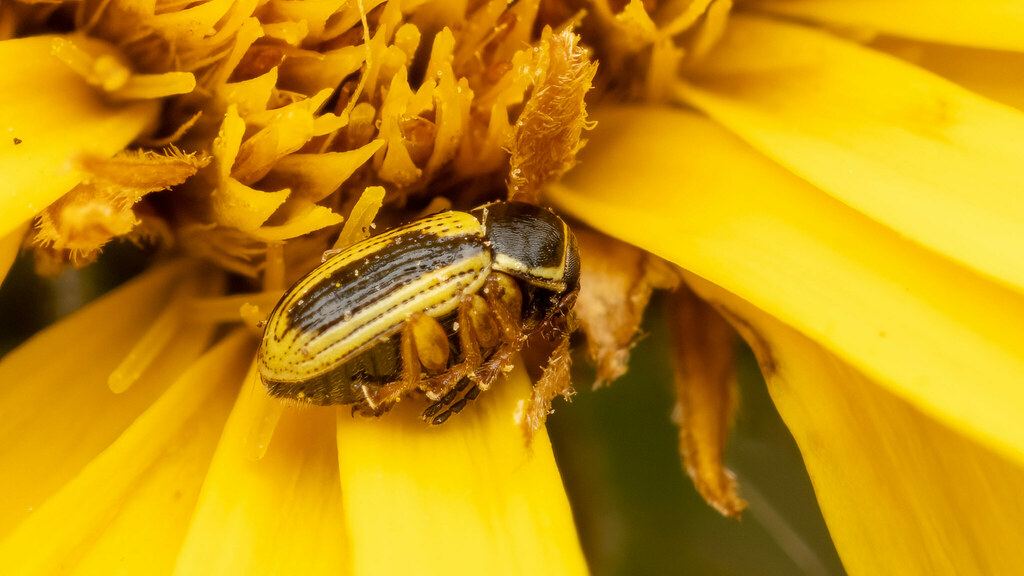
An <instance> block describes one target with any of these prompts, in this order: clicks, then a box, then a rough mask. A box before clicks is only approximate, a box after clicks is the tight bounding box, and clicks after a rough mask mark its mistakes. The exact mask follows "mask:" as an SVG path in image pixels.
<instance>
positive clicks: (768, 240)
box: [551, 108, 1024, 462]
mask: <svg viewBox="0 0 1024 576" xmlns="http://www.w3.org/2000/svg"><path fill="white" fill-rule="evenodd" d="M595 116H596V117H597V119H598V121H599V122H600V123H601V126H602V131H601V132H600V134H601V136H600V138H592V139H591V142H590V144H589V145H588V146H587V148H586V149H585V151H584V153H583V158H582V161H583V162H586V163H587V166H588V169H587V170H580V171H575V172H572V173H570V175H569V176H568V177H567V179H566V180H565V183H564V185H561V186H557V187H555V188H554V189H553V192H554V193H553V194H552V195H551V198H552V199H553V200H554V201H555V202H556V204H558V205H559V206H561V207H562V208H563V209H564V210H565V211H566V212H568V213H570V214H573V215H574V216H577V217H579V218H581V219H583V220H584V221H586V222H587V223H589V224H591V225H593V226H595V227H597V228H599V229H602V230H603V231H605V232H606V233H608V234H611V235H614V236H617V237H618V238H621V239H623V240H626V241H628V242H630V243H632V244H634V245H637V246H640V247H643V248H646V249H647V250H649V251H651V252H653V253H655V254H657V255H659V256H661V257H663V258H665V259H667V260H670V261H672V262H674V263H676V264H678V265H680V266H682V267H683V268H685V269H688V270H690V271H692V272H694V273H695V274H698V275H700V276H702V277H704V278H707V279H708V280H711V281H713V282H715V283H716V284H719V285H721V286H723V287H724V288H726V289H728V290H730V291H732V292H734V293H735V294H737V295H738V296H740V297H741V298H743V299H745V300H747V301H749V302H751V303H753V304H754V305H756V306H758V307H759V308H761V309H763V310H765V311H767V312H770V313H771V314H772V315H774V316H776V317H777V318H779V319H780V320H782V321H784V322H786V323H787V324H789V325H791V326H793V327H795V328H796V329H797V330H799V331H801V332H802V333H804V334H805V335H806V336H808V337H810V338H812V339H813V340H815V341H817V342H819V343H820V344H821V345H822V346H824V347H825V348H826V349H828V350H829V351H831V352H832V353H834V354H836V355H838V356H839V357H841V358H843V359H844V360H845V361H847V362H849V363H850V364H851V365H853V366H855V367H856V368H857V369H858V370H861V371H862V372H864V373H865V374H866V375H868V376H869V377H871V378H872V379H875V380H877V381H878V382H879V383H880V385H882V386H885V387H886V388H887V389H889V390H891V391H892V392H893V393H894V394H896V395H897V396H900V397H903V398H905V399H906V400H908V401H909V402H911V403H912V404H914V405H915V406H918V407H919V408H920V409H921V410H922V411H924V412H925V413H927V414H930V415H931V416H933V417H934V418H936V419H938V420H939V421H941V422H944V423H946V425H948V426H950V427H951V428H953V429H956V430H958V431H960V432H962V433H964V434H966V435H968V436H970V437H973V438H975V439H977V440H979V441H980V442H982V443H983V444H985V445H987V446H991V447H993V448H995V449H997V450H999V451H1001V452H1003V453H1004V454H1005V455H1007V456H1008V457H1010V458H1012V459H1014V460H1016V461H1021V462H1024V428H1022V427H1021V426H1020V414H1021V412H1022V411H1024V388H1022V387H1021V386H1020V382H1022V381H1024V339H1021V338H1020V326H1021V325H1022V324H1024V296H1021V294H1020V293H1018V292H1016V291H1014V290H1010V289H1008V288H1006V287H1005V286H1003V285H1000V284H998V283H995V282H992V281H990V280H989V279H986V278H985V277H982V276H980V275H978V274H976V273H974V272H973V271H972V270H970V269H968V268H965V267H962V266H959V265H957V264H955V263H953V262H951V261H950V260H948V259H946V258H943V257H941V256H938V255H936V254H935V253H933V252H931V251H930V250H927V249H924V248H922V247H921V246H920V245H918V244H915V243H913V242H908V241H907V239H906V238H905V237H903V236H901V235H900V234H897V233H895V232H893V231H892V230H890V229H888V228H886V227H884V226H881V225H880V224H878V223H877V222H875V221H873V220H871V219H869V218H866V217H865V216H864V215H862V214H860V213H859V212H856V211H854V210H852V209H850V208H849V207H848V206H846V205H844V204H842V203H840V202H838V201H836V200H835V199H834V198H832V197H830V196H829V195H827V194H825V193H823V192H822V191H820V190H818V189H816V188H814V187H813V186H811V185H809V184H808V183H807V182H806V181H803V180H801V179H799V178H797V177H796V176H794V175H792V174H790V173H788V172H786V171H785V170H784V169H782V168H781V167H779V166H778V165H777V164H774V163H773V162H771V161H770V160H768V159H766V158H764V157H763V156H760V155H759V154H758V153H757V152H756V151H755V150H753V149H752V148H750V147H748V146H747V145H745V144H744V143H743V142H741V141H740V140H738V139H737V138H735V137H733V136H731V135H729V134H728V133H726V132H725V131H724V130H723V129H722V128H720V127H718V126H716V125H715V124H713V123H712V122H710V121H708V120H706V119H703V118H701V117H699V116H696V115H694V114H690V113H687V112H683V111H676V110H669V109H645V108H619V109H616V110H615V111H614V112H610V113H608V114H604V115H596V114H595ZM595 136H596V133H595ZM867 185H871V182H870V181H868V182H867ZM928 209H929V208H927V207H926V208H924V210H928ZM1016 246H1017V247H1016V248H1014V246H1009V245H1008V246H1006V247H1005V248H1004V249H1005V250H1007V252H1008V253H1010V254H1015V255H1016V256H1015V257H1016V258H1017V259H1018V260H1020V259H1021V256H1020V248H1019V247H1020V245H1019V244H1018V245H1016ZM965 383H970V384H969V385H965Z"/></svg>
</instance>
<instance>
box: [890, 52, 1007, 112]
mask: <svg viewBox="0 0 1024 576" xmlns="http://www.w3.org/2000/svg"><path fill="white" fill-rule="evenodd" d="M871 47H872V48H876V49H878V50H884V51H885V52H888V53H889V54H893V55H894V56H898V57H900V58H903V59H904V60H907V61H909V62H913V63H914V64H916V65H918V66H920V67H922V68H925V69H927V70H930V71H932V72H934V73H936V74H938V75H940V76H942V77H944V78H946V79H948V80H952V81H953V82H956V83H957V84H959V85H961V86H963V87H965V88H967V89H968V90H971V91H973V92H975V93H977V94H981V95H982V96H985V97H986V98H991V99H993V100H995V101H997V102H1002V103H1003V104H1007V105H1009V106H1013V107H1014V108H1016V109H1017V110H1022V111H1024V90H1022V89H1021V85H1020V82H1018V81H1017V80H1016V79H1017V78H1020V77H1022V76H1024V54H1022V53H1020V52H1003V51H1000V50H985V49H982V48H965V47H963V46H945V45H943V44H932V43H929V42H917V41H912V40H904V39H902V38H892V37H884V38H879V39H878V40H876V41H875V42H873V43H872V44H871Z"/></svg>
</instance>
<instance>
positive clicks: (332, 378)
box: [257, 202, 580, 424]
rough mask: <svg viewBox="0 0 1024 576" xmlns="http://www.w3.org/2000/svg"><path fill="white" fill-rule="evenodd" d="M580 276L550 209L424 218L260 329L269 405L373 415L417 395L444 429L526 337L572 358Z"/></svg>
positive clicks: (300, 296) (293, 300) (361, 246)
mask: <svg viewBox="0 0 1024 576" xmlns="http://www.w3.org/2000/svg"><path fill="white" fill-rule="evenodd" d="M579 276H580V262H579V249H578V246H577V243H576V237H575V236H574V235H573V233H572V231H571V230H570V229H569V227H568V225H566V223H565V222H564V221H563V220H562V219H561V218H559V217H558V216H557V215H556V214H555V213H554V212H552V211H551V210H548V209H546V208H541V207H538V206H535V205H533V204H528V203H523V202H494V203H490V204H486V205H484V206H480V207H479V208H476V209H473V210H471V211H469V212H460V211H447V212H442V213H439V214H435V215H432V216H428V217H425V218H422V219H420V220H416V221H414V222H411V223H409V224H406V225H404V226H400V227H397V228H394V229H392V230H390V231H387V232H385V233H382V234H380V235H378V236H374V237H370V238H367V239H366V240H363V241H361V242H358V243H356V244H354V245H352V246H350V247H348V248H346V249H344V250H342V251H341V252H340V253H338V254H337V255H336V256H334V257H332V258H330V259H328V260H326V261H325V262H324V263H322V264H321V265H320V266H319V267H317V268H316V269H314V270H312V271H311V272H309V273H308V274H307V275H306V276H304V277H303V278H301V279H299V280H298V281H297V282H296V283H295V284H294V285H293V286H292V287H291V288H290V289H289V290H288V291H287V292H286V293H285V295H284V296H283V297H282V298H281V300H280V301H279V302H278V304H277V306H276V307H275V308H274V310H273V312H272V313H271V314H270V317H269V319H268V320H267V322H266V325H265V329H264V334H263V339H262V342H261V344H260V349H259V353H258V355H257V366H258V370H259V374H260V377H261V379H262V381H263V384H264V386H265V387H266V389H267V391H268V393H269V394H270V395H271V396H274V397H277V398H281V399H286V400H291V401H295V402H298V403H301V404H313V405H332V404H350V405H353V411H359V412H361V413H363V414H368V415H377V416H379V415H381V414H383V413H384V412H386V411H387V410H389V409H390V408H391V407H392V406H394V404H395V403H396V402H398V401H400V400H401V399H402V398H403V397H404V396H406V395H407V394H409V393H410V392H413V391H415V390H421V391H423V392H424V393H426V395H427V396H428V397H429V398H430V399H431V400H433V401H434V404H432V405H431V406H430V407H429V408H427V410H426V411H425V412H424V413H423V418H424V420H426V421H428V422H430V423H433V424H440V423H443V422H444V421H446V420H447V419H448V418H449V417H450V416H451V415H452V414H453V413H457V412H459V411H460V410H462V408H463V407H464V406H465V405H466V403H467V402H468V401H470V400H473V399H474V398H476V396H477V395H478V394H479V393H480V391H482V390H486V389H487V388H488V387H490V385H491V384H492V383H493V382H494V381H495V380H496V379H497V377H498V376H499V375H500V374H502V373H503V372H507V371H508V370H510V369H511V364H512V362H513V358H514V357H515V355H516V353H517V352H519V350H520V349H521V348H522V347H523V345H524V344H525V342H526V340H527V339H528V338H529V337H530V336H531V335H532V334H534V333H538V332H540V333H541V334H542V335H544V336H545V337H547V338H548V339H559V340H561V341H562V343H563V344H564V346H563V349H567V347H568V338H569V335H570V333H571V329H570V325H571V320H570V314H571V311H572V307H573V305H574V303H575V301H576V296H577V294H578V292H579ZM554 356H555V355H552V358H549V365H548V367H547V368H546V369H545V371H546V372H548V371H551V372H556V370H554V369H553V365H554V361H553V358H554ZM562 356H565V357H566V358H567V357H568V356H567V354H562ZM563 372H564V371H563ZM566 378H567V376H566ZM563 388H564V389H568V383H566V384H565V386H564V387H563ZM460 394H461V397H459V395H460ZM535 396H536V394H535ZM547 401H548V403H550V398H548V399H547Z"/></svg>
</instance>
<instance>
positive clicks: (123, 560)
mask: <svg viewBox="0 0 1024 576" xmlns="http://www.w3.org/2000/svg"><path fill="white" fill-rule="evenodd" d="M251 354H252V339H251V337H249V336H248V335H247V334H246V333H244V332H242V331H239V332H236V334H235V335H234V336H232V337H229V338H226V339H225V340H224V341H222V342H221V344H219V345H218V346H217V347H216V348H214V349H212V350H211V351H210V352H208V353H207V354H205V355H204V356H203V357H202V358H201V359H200V360H199V361H197V362H196V363H195V364H193V365H192V366H191V367H189V369H188V370H187V371H186V372H185V373H184V374H183V375H182V376H181V377H180V378H179V379H178V380H177V381H176V382H175V383H174V385H173V386H171V388H169V389H168V390H167V391H166V392H165V393H164V394H163V395H161V396H160V399H159V400H157V401H156V402H155V403H154V404H153V406H152V407H150V408H149V409H148V410H147V411H146V412H144V413H143V414H142V415H141V416H140V417H139V418H138V419H137V420H136V421H135V422H134V423H133V424H132V425H131V426H130V427H129V428H128V429H127V430H125V431H124V433H122V434H121V435H120V436H119V437H118V438H117V440H115V441H114V442H113V443H112V444H111V445H110V446H109V447H107V448H106V449H105V450H104V451H103V452H102V453H101V454H100V455H99V456H97V457H96V458H95V459H94V460H93V461H91V462H90V463H89V464H88V465H87V466H86V467H85V468H84V469H83V470H82V471H81V472H80V473H79V474H78V475H77V476H75V477H74V479H72V480H71V481H70V482H68V483H67V484H66V485H64V486H63V488H61V490H60V491H59V492H57V493H56V494H55V495H54V496H53V497H51V498H50V499H49V500H47V501H46V503H45V504H43V505H42V506H41V507H40V508H39V509H38V510H35V511H34V512H33V513H32V515H31V516H29V517H28V518H27V519H26V520H25V521H24V522H23V523H22V524H21V525H19V526H18V528H17V529H16V530H15V531H14V532H13V533H12V534H11V535H10V536H8V537H7V538H6V539H5V540H4V541H3V542H2V543H0V564H2V565H3V566H4V567H5V569H7V570H9V571H11V572H12V573H17V574H53V573H54V572H56V571H57V570H58V569H65V570H66V569H68V568H72V567H74V568H77V569H78V570H79V571H80V572H81V573H86V574H90V573H91V574H109V573H110V569H111V566H115V565H116V566H118V567H119V568H121V569H123V570H124V571H125V573H128V574H131V573H166V572H167V571H168V570H169V569H170V568H171V566H173V563H174V560H175V557H176V555H177V552H178V550H179V549H180V545H181V541H182V539H183V538H184V535H185V529H186V527H187V526H188V522H189V518H190V517H191V510H192V505H193V503H194V502H195V499H196V496H197V495H198V493H199V486H200V485H201V482H202V478H203V475H204V473H205V471H206V467H207V465H208V463H209V461H210V457H211V455H212V454H213V449H214V447H215V446H216V445H217V439H218V438H219V437H220V432H221V427H222V426H223V422H224V418H225V417H226V416H227V413H228V409H229V408H230V405H231V398H232V396H233V393H234V391H235V389H236V388H235V386H233V385H232V384H235V385H237V382H239V381H240V380H241V378H242V375H243V373H244V370H245V363H246V362H247V361H248V360H249V358H251ZM63 433H64V434H67V432H66V431H64V432H63Z"/></svg>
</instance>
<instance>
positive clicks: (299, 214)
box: [250, 200, 342, 242]
mask: <svg viewBox="0 0 1024 576" xmlns="http://www.w3.org/2000/svg"><path fill="white" fill-rule="evenodd" d="M294 204H295V206H294V208H293V209H292V213H291V215H290V216H289V218H288V220H286V221H285V222H284V223H283V224H280V225H278V226H261V227H259V228H257V229H256V230H253V231H252V232H251V233H250V234H252V236H253V237H255V238H259V239H260V240H263V241H265V242H282V241H284V240H287V239H289V238H296V237H298V236H302V235H303V234H309V233H310V232H313V231H316V230H320V229H323V228H327V227H328V226H334V225H336V224H341V221H342V217H341V215H339V214H337V213H335V212H334V211H332V210H331V209H330V208H327V207H325V206H318V205H316V204H313V203H312V202H310V201H308V200H301V201H298V202H295V203H294Z"/></svg>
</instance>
